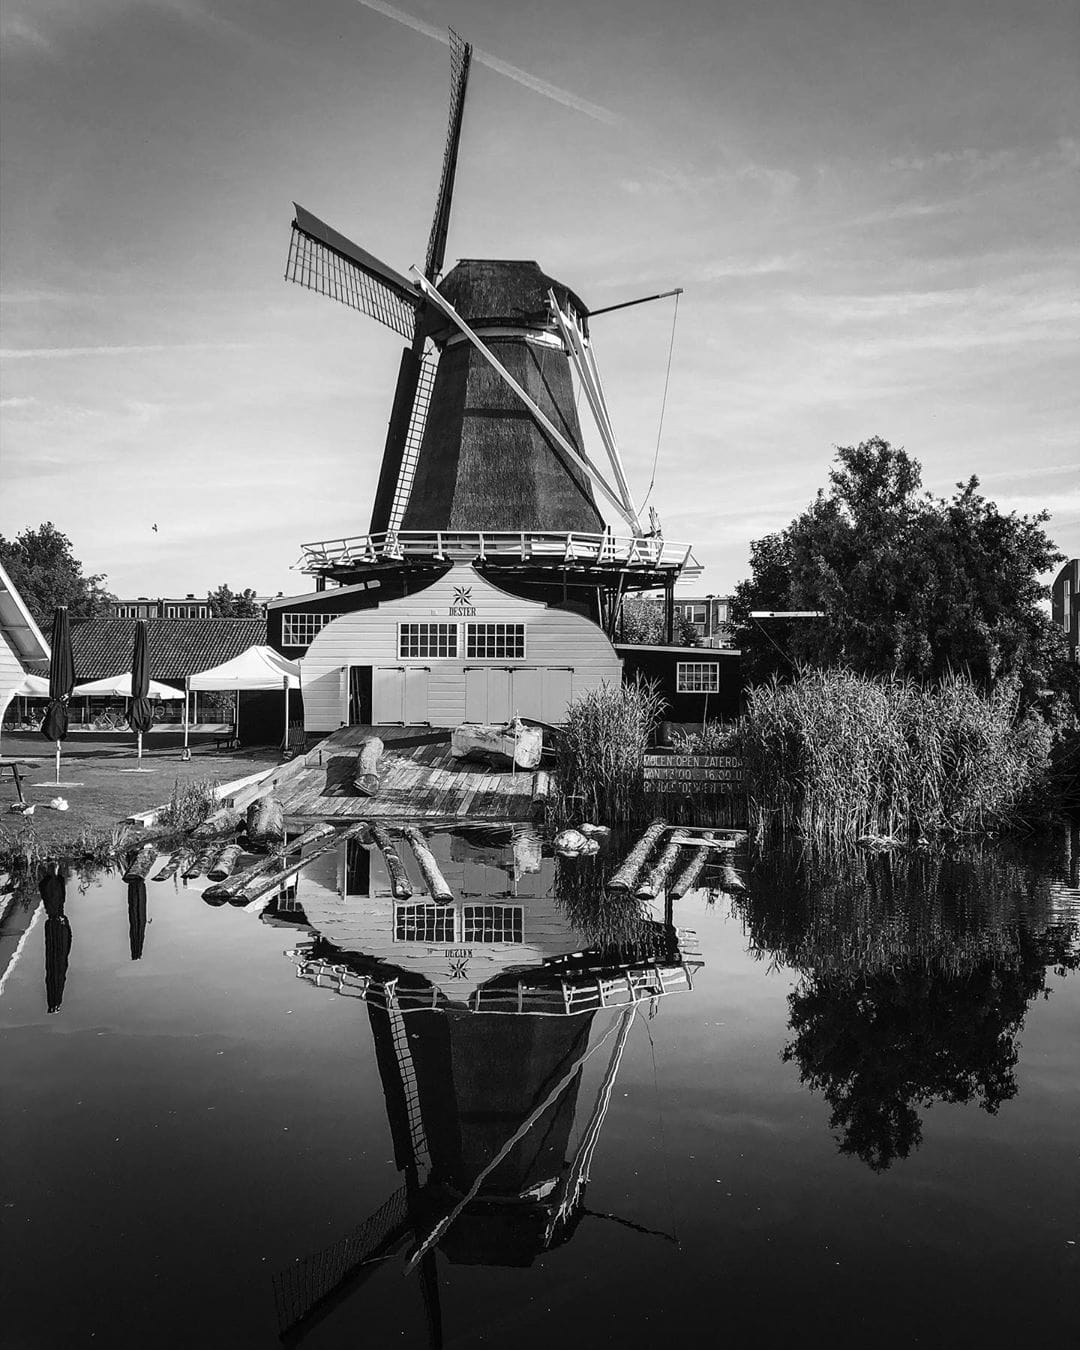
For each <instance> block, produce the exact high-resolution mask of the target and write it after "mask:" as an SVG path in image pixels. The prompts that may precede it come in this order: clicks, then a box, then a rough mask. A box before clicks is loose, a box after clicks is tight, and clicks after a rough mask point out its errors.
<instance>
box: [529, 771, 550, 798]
mask: <svg viewBox="0 0 1080 1350" xmlns="http://www.w3.org/2000/svg"><path fill="white" fill-rule="evenodd" d="M550 795H551V774H549V773H548V771H547V770H546V769H537V770H536V772H535V773H534V774H533V789H532V799H533V801H534V802H546V801H547V799H548V797H549V796H550Z"/></svg>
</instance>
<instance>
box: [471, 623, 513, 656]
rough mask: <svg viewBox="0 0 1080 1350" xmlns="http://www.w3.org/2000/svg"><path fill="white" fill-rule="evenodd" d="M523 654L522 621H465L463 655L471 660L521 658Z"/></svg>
mask: <svg viewBox="0 0 1080 1350" xmlns="http://www.w3.org/2000/svg"><path fill="white" fill-rule="evenodd" d="M524 656H525V625H524V624H523V623H467V624H466V625H465V657H466V660H473V661H496V660H511V661H513V660H521V659H523V658H524Z"/></svg>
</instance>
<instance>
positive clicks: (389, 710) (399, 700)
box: [371, 666, 405, 726]
mask: <svg viewBox="0 0 1080 1350" xmlns="http://www.w3.org/2000/svg"><path fill="white" fill-rule="evenodd" d="M371 720H372V723H373V724H374V725H375V726H379V725H381V724H382V723H389V722H404V721H405V667H404V666H376V667H375V669H374V670H373V671H372V672H371Z"/></svg>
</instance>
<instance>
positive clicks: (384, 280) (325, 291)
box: [285, 202, 420, 338]
mask: <svg viewBox="0 0 1080 1350" xmlns="http://www.w3.org/2000/svg"><path fill="white" fill-rule="evenodd" d="M293 206H294V207H295V210H296V216H295V218H294V220H293V227H292V237H291V239H290V240H289V260H288V262H287V264H286V266H285V278H286V280H287V281H295V282H297V283H298V284H299V285H301V286H306V287H307V288H308V290H312V291H318V292H319V294H320V295H326V296H329V297H330V299H331V300H340V301H341V303H342V304H343V305H348V306H349V307H350V308H352V309H358V310H360V311H361V313H363V314H367V315H368V316H369V317H370V318H372V319H376V320H378V322H379V323H384V324H386V326H387V328H392V329H393V330H394V332H395V333H400V334H401V336H402V337H406V338H412V337H413V336H414V334H415V332H416V311H417V307H418V305H419V301H420V297H419V293H418V291H417V288H416V287H415V286H414V285H413V283H412V282H411V281H410V280H409V279H408V277H403V276H402V275H401V273H400V272H395V271H394V269H393V268H392V267H388V266H387V265H386V263H384V262H381V261H380V260H379V259H378V258H376V257H375V255H374V254H373V253H368V251H367V250H366V249H363V248H361V247H360V245H359V244H354V243H353V241H352V240H351V239H347V238H346V237H345V236H344V235H343V234H339V233H338V232H337V230H335V229H332V228H331V227H330V226H329V225H327V224H325V223H324V222H323V221H321V220H320V219H319V218H318V216H313V215H312V214H311V212H310V211H305V210H304V208H303V207H302V206H298V205H297V204H296V203H295V202H294V203H293Z"/></svg>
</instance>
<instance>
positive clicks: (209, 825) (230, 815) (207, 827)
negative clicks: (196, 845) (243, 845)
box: [191, 806, 244, 839]
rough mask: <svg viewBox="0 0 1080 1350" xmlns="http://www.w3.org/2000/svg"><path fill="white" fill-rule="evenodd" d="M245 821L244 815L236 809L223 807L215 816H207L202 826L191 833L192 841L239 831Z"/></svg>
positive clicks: (196, 827)
mask: <svg viewBox="0 0 1080 1350" xmlns="http://www.w3.org/2000/svg"><path fill="white" fill-rule="evenodd" d="M243 819H244V813H243V812H242V811H237V810H236V809H235V808H234V807H231V806H223V807H221V809H220V810H218V811H215V812H214V813H213V815H210V816H207V817H206V819H205V820H204V821H203V822H202V824H201V825H196V826H195V828H194V829H193V830H192V831H191V837H192V839H209V838H211V837H212V836H213V835H215V834H228V833H229V831H230V830H237V829H239V828H240V824H241V822H242V821H243Z"/></svg>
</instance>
